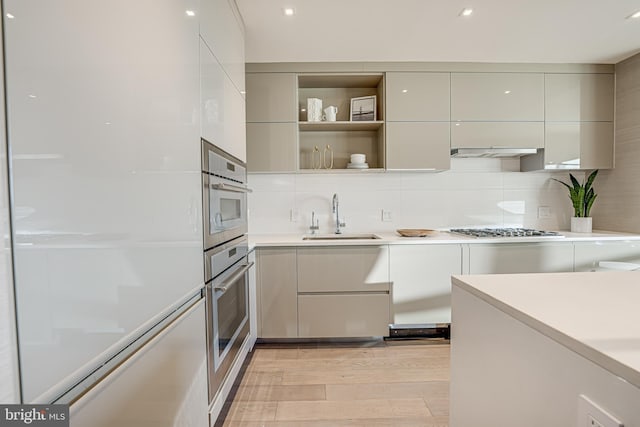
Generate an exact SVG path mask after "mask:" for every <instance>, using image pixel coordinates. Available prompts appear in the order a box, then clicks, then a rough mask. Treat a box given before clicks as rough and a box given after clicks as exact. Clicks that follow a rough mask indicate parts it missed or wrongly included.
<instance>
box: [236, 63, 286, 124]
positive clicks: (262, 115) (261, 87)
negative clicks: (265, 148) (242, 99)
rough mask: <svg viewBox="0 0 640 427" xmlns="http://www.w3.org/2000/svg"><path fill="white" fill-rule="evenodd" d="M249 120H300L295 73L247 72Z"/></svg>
mask: <svg viewBox="0 0 640 427" xmlns="http://www.w3.org/2000/svg"><path fill="white" fill-rule="evenodd" d="M246 79H247V80H246V81H247V122H251V123H273V122H281V123H295V122H297V121H298V110H297V109H296V105H297V94H296V84H297V80H296V75H295V74H294V73H247V76H246Z"/></svg>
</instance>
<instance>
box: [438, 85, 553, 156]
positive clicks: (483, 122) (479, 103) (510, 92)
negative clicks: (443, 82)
mask: <svg viewBox="0 0 640 427" xmlns="http://www.w3.org/2000/svg"><path fill="white" fill-rule="evenodd" d="M451 122H452V123H451V148H542V147H544V75H543V74H541V73H536V74H533V73H453V74H451Z"/></svg>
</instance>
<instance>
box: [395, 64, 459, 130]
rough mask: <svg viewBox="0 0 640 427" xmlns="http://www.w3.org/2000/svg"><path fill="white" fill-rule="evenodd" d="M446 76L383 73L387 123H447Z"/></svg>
mask: <svg viewBox="0 0 640 427" xmlns="http://www.w3.org/2000/svg"><path fill="white" fill-rule="evenodd" d="M449 91H450V74H449V73H400V72H389V73H387V74H386V100H387V101H386V118H387V122H448V121H449V118H450V111H449V109H450V108H449Z"/></svg>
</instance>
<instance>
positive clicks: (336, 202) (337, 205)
mask: <svg viewBox="0 0 640 427" xmlns="http://www.w3.org/2000/svg"><path fill="white" fill-rule="evenodd" d="M332 205H333V208H332V211H333V213H334V214H335V216H336V234H342V230H340V227H345V226H346V224H345V223H344V222H340V201H339V200H338V194H337V193H335V194H334V195H333V202H332Z"/></svg>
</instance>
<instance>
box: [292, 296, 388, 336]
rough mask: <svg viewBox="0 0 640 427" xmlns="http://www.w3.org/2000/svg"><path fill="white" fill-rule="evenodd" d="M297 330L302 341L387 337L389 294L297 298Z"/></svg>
mask: <svg viewBox="0 0 640 427" xmlns="http://www.w3.org/2000/svg"><path fill="white" fill-rule="evenodd" d="M298 331H299V336H300V337H301V338H330V337H371V336H387V335H388V334H389V295H388V294H364V295H362V294H361V295H357V294H338V295H299V296H298Z"/></svg>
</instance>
